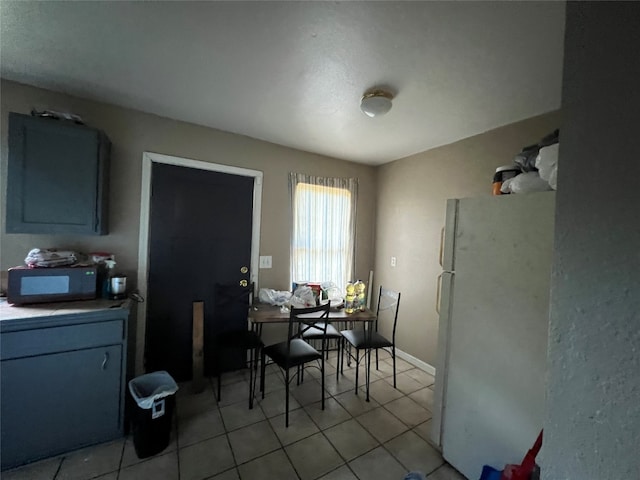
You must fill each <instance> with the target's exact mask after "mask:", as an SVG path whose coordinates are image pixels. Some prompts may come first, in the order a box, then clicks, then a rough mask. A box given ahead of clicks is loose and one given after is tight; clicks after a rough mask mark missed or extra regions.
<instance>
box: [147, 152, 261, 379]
mask: <svg viewBox="0 0 640 480" xmlns="http://www.w3.org/2000/svg"><path fill="white" fill-rule="evenodd" d="M154 163H163V164H167V165H176V166H179V167H187V168H195V169H198V170H207V171H211V172H219V173H228V174H231V175H240V176H243V177H252V178H253V220H252V226H251V229H252V230H251V275H250V279H251V282H253V283H254V284H255V285H256V288H257V285H258V270H259V268H258V267H259V263H260V218H261V211H262V178H263V175H264V174H263V172H261V171H260V170H251V169H248V168H241V167H233V166H230V165H222V164H219V163H211V162H205V161H202V160H192V159H189V158H182V157H174V156H171V155H163V154H160V153H153V152H143V153H142V188H141V194H140V235H139V239H138V291H139V292H140V295H141V296H142V298H145V299H146V298H147V286H148V284H147V281H148V273H149V270H148V267H149V227H150V225H149V223H150V213H151V171H152V169H153V164H154ZM137 305H138V308H137V320H138V321H137V322H136V323H137V328H136V363H135V372H136V375H140V374H142V373H144V352H145V349H146V330H147V303H146V302H143V303H138V304H137Z"/></svg>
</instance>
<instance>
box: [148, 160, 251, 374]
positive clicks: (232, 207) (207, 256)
mask: <svg viewBox="0 0 640 480" xmlns="http://www.w3.org/2000/svg"><path fill="white" fill-rule="evenodd" d="M253 185H254V179H253V177H245V176H240V175H232V174H227V173H220V172H212V171H207V170H199V169H193V168H187V167H180V166H175V165H166V164H160V163H154V164H153V169H152V180H151V214H150V226H149V277H148V291H147V296H148V305H147V328H146V331H147V338H146V369H147V371H155V370H167V371H168V372H169V373H170V374H171V375H172V376H173V377H174V378H175V379H176V380H178V381H183V380H188V379H190V378H191V373H192V306H193V302H196V301H203V302H204V316H205V319H204V323H205V345H204V356H205V358H204V361H205V366H208V365H211V359H212V358H213V356H214V355H213V353H214V352H212V351H211V345H210V344H209V345H208V343H209V342H208V341H207V340H206V339H207V338H210V337H211V330H212V328H213V325H214V319H213V313H214V308H213V307H214V289H215V285H216V284H235V285H240V284H241V282H242V283H244V281H246V282H247V284H250V283H251V281H250V273H251V272H250V266H251V229H252V216H253ZM244 313H245V321H246V308H245V310H244ZM205 373H209V374H210V373H211V372H210V371H209V372H207V370H205Z"/></svg>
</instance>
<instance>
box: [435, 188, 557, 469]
mask: <svg viewBox="0 0 640 480" xmlns="http://www.w3.org/2000/svg"><path fill="white" fill-rule="evenodd" d="M554 210H555V192H544V193H532V194H519V195H515V194H512V195H502V196H491V197H490V196H487V197H482V198H465V199H456V200H448V201H447V214H446V225H445V229H444V236H443V248H442V249H441V264H442V267H443V270H442V273H441V275H440V276H439V283H438V285H439V289H438V290H439V307H440V308H439V312H440V324H439V325H440V326H439V332H438V358H437V366H436V383H435V387H434V418H433V422H432V432H431V434H432V439H433V441H434V442H435V443H436V444H438V445H440V446H441V448H442V453H443V456H444V458H445V459H446V460H447V461H448V462H449V463H451V465H453V466H454V467H455V468H456V469H457V470H459V471H460V472H461V473H462V474H464V475H465V476H466V477H467V478H468V479H470V480H478V479H479V478H480V475H481V472H482V466H483V465H485V464H488V465H491V466H493V467H494V468H498V469H502V468H503V467H504V465H505V464H509V463H520V462H521V460H522V458H523V457H524V455H525V454H526V452H527V450H528V449H529V448H531V446H532V445H533V443H534V441H535V439H536V437H537V435H538V433H539V431H540V430H541V429H542V422H543V417H544V400H545V372H546V352H547V338H548V333H547V329H548V316H549V286H550V277H551V261H552V252H553V228H554Z"/></svg>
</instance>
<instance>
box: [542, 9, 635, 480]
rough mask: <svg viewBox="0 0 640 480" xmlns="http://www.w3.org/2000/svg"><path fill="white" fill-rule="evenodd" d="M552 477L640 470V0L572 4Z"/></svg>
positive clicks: (551, 376)
mask: <svg viewBox="0 0 640 480" xmlns="http://www.w3.org/2000/svg"><path fill="white" fill-rule="evenodd" d="M566 18H567V24H566V44H565V66H564V85H563V89H564V90H563V100H562V102H563V105H562V109H563V121H562V123H563V126H564V127H563V130H562V132H561V143H560V164H559V165H560V168H559V179H558V194H557V197H556V235H555V242H556V246H555V249H556V250H555V259H554V268H553V278H552V291H551V314H550V317H551V318H550V332H549V333H550V334H549V349H548V389H547V413H546V421H545V427H544V428H545V439H544V446H543V456H542V460H541V461H542V463H541V465H542V474H543V478H545V479H549V480H564V479H580V480H589V479H593V480H602V479H631V478H633V479H637V478H640V155H639V154H638V137H639V136H640V88H639V85H640V83H639V82H640V29H639V28H638V25H639V22H640V4H639V3H637V2H629V3H624V4H622V3H610V2H603V3H584V2H569V4H568V6H567V17H566Z"/></svg>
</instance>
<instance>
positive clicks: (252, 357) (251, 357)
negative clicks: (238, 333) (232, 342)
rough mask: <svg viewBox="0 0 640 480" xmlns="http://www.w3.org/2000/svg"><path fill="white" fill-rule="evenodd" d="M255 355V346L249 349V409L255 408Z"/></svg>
mask: <svg viewBox="0 0 640 480" xmlns="http://www.w3.org/2000/svg"><path fill="white" fill-rule="evenodd" d="M255 355H256V350H255V348H251V349H249V410H251V409H252V408H253V363H254V361H255Z"/></svg>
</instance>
